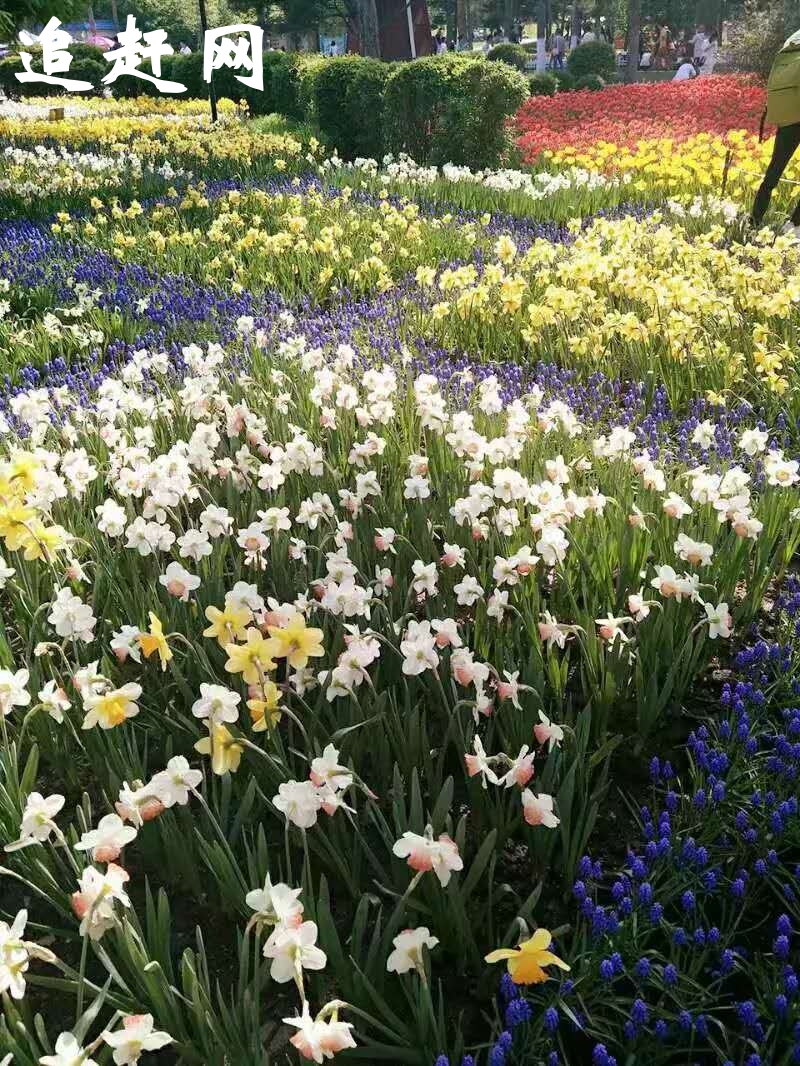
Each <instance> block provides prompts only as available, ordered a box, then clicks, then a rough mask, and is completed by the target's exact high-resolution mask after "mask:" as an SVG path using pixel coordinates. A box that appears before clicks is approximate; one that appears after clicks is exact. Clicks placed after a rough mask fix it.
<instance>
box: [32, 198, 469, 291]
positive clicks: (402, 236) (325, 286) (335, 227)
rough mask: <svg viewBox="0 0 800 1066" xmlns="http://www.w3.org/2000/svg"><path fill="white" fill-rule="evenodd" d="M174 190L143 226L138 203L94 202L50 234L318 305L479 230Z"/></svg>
mask: <svg viewBox="0 0 800 1066" xmlns="http://www.w3.org/2000/svg"><path fill="white" fill-rule="evenodd" d="M298 186H299V182H298ZM170 192H171V193H174V195H173V196H171V197H170V202H168V203H167V204H165V205H162V206H158V207H155V208H153V209H152V210H150V211H149V212H148V213H147V215H146V217H144V218H141V217H140V216H142V214H143V212H142V208H141V205H140V204H139V203H138V202H136V201H134V202H133V203H131V204H130V205H128V206H126V207H123V206H120V204H118V203H117V202H116V201H113V200H112V201H111V202H110V204H108V205H104V204H103V203H102V202H101V201H100V200H99V199H98V198H94V199H93V200H92V201H91V204H90V206H91V207H92V208H93V209H94V214H93V216H92V217H91V218H88V219H80V220H70V218H69V216H68V215H66V214H63V215H58V216H57V221H56V222H55V224H54V225H53V229H54V230H55V231H56V232H59V233H78V234H80V235H82V236H85V237H87V238H91V239H93V240H95V242H97V241H98V240H99V241H100V242H101V243H103V242H107V246H110V250H111V252H112V254H113V255H114V256H115V257H116V258H117V259H118V260H120V261H122V262H127V261H129V260H136V261H141V260H148V261H153V260H155V261H156V262H157V263H158V265H159V266H160V267H161V268H162V269H167V270H177V271H181V272H189V273H192V275H193V276H195V277H197V278H198V279H200V280H204V281H207V282H211V283H215V284H220V283H223V282H228V283H230V284H231V287H232V288H233V290H234V291H240V290H241V289H243V288H256V289H257V288H263V287H265V286H268V285H276V286H277V287H279V288H281V289H282V290H283V291H284V292H289V293H291V292H294V291H303V292H310V293H312V294H313V295H315V296H316V297H320V296H323V295H325V294H327V293H329V292H336V291H338V290H339V289H340V288H343V287H346V288H348V289H349V290H351V291H356V292H362V293H363V292H373V291H376V292H386V291H387V290H388V289H390V288H391V287H392V286H393V285H394V283H395V281H396V280H397V278H398V277H399V276H402V275H404V274H406V273H407V272H408V271H409V270H410V269H412V268H413V267H414V266H415V265H416V264H417V263H419V262H420V261H427V262H428V263H430V262H437V261H438V260H440V259H441V258H443V257H444V256H445V255H447V254H448V253H453V252H455V251H456V249H457V248H458V249H459V250H461V251H463V250H464V247H465V244H466V246H467V247H472V246H473V245H474V244H475V242H476V240H477V235H478V231H479V228H480V227H478V226H477V225H469V226H467V227H463V228H459V230H458V231H456V230H454V229H452V228H448V226H447V223H446V221H445V220H444V219H441V218H427V217H424V216H421V214H420V211H419V207H418V206H417V205H416V204H411V203H406V202H401V203H400V204H394V203H392V202H390V201H389V200H388V199H386V198H384V199H381V200H380V201H379V203H378V204H377V205H376V206H365V205H363V204H357V203H353V202H352V191H351V189H350V188H345V189H343V190H342V191H341V193H340V194H339V195H336V196H328V195H324V194H322V193H321V192H318V191H313V190H312V191H311V192H307V193H303V194H301V193H300V192H299V191H298V192H297V193H294V192H287V193H283V192H280V193H270V192H266V191H263V190H259V189H254V190H248V191H239V190H233V191H231V192H228V193H226V194H225V195H223V196H222V197H220V198H218V199H215V200H213V201H212V202H209V199H208V198H207V196H206V186H205V184H204V183H203V182H200V183H198V184H197V185H195V186H192V187H190V188H189V189H188V190H187V191H186V192H185V193H184V194H183V195H182V196H180V197H178V194H177V193H176V192H175V190H170ZM101 231H103V232H101ZM428 269H432V268H431V267H428Z"/></svg>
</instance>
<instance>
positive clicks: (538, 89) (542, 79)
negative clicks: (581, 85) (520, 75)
mask: <svg viewBox="0 0 800 1066" xmlns="http://www.w3.org/2000/svg"><path fill="white" fill-rule="evenodd" d="M528 88H529V89H530V93H531V96H555V95H556V93H557V92H558V82H557V81H556V79H555V78H554V77H553V75H552V74H548V73H547V72H543V73H541V74H531V76H530V78H528Z"/></svg>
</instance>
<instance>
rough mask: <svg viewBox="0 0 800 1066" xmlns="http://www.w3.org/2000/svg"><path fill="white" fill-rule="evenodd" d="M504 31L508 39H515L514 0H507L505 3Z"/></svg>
mask: <svg viewBox="0 0 800 1066" xmlns="http://www.w3.org/2000/svg"><path fill="white" fill-rule="evenodd" d="M503 33H504V34H505V37H506V40H508V41H511V40H513V39H514V0H505V3H504V4H503Z"/></svg>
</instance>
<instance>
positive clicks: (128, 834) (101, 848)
mask: <svg viewBox="0 0 800 1066" xmlns="http://www.w3.org/2000/svg"><path fill="white" fill-rule="evenodd" d="M137 832H138V830H137V829H135V828H134V827H133V826H132V825H126V824H125V823H124V822H123V821H122V819H121V818H120V816H119V815H118V814H106V815H105V816H104V817H103V818H101V819H100V821H99V822H98V825H97V829H90V830H89V831H88V832H86V833H83V834H82V836H81V839H80V840H79V841H78V843H77V844H76V845H75V850H76V851H91V853H92V859H93V861H94V862H114V860H115V859H117V858H119V853H120V852H121V851H122V849H123V848H124V847H125V845H126V844H130V843H131V841H132V840H135V839H136V834H137Z"/></svg>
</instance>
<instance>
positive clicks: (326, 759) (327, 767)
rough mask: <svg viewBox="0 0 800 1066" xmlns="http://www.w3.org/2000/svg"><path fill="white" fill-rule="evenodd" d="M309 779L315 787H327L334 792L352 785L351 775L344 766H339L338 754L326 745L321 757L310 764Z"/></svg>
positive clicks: (331, 745) (334, 749) (331, 746)
mask: <svg viewBox="0 0 800 1066" xmlns="http://www.w3.org/2000/svg"><path fill="white" fill-rule="evenodd" d="M309 776H310V778H311V780H312V781H313V783H314V784H315V785H317V786H318V787H321V786H322V785H328V786H329V787H330V788H332V789H333V790H334V792H338V791H342V790H344V789H346V788H349V787H350V786H351V785H352V783H353V774H352V772H351V771H350V770H348V769H347V767H346V766H340V765H339V752H338V751H337V750H336V748H335V747H334V746H333V744H328V745H327V746H326V748H325V750H324V751H323V752H322V755H321V756H318V757H317V758H316V759H314V760H313V761H312V763H311V773H310V775H309Z"/></svg>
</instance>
